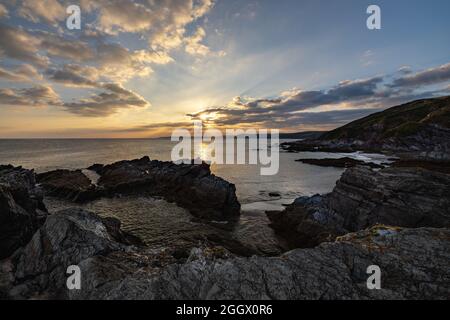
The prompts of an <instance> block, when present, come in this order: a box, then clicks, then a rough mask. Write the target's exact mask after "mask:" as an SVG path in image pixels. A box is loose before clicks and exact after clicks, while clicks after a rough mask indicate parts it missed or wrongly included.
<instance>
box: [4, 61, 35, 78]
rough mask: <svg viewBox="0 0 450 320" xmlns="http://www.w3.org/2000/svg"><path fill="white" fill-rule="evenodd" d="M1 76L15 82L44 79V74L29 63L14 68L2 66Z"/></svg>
mask: <svg viewBox="0 0 450 320" xmlns="http://www.w3.org/2000/svg"><path fill="white" fill-rule="evenodd" d="M0 78H3V79H6V80H8V81H15V82H29V81H32V80H35V79H39V80H40V79H42V76H41V75H40V74H39V72H38V71H37V70H36V68H35V67H33V66H32V65H29V64H23V65H21V66H18V67H16V68H14V69H12V70H7V69H3V68H1V67H0Z"/></svg>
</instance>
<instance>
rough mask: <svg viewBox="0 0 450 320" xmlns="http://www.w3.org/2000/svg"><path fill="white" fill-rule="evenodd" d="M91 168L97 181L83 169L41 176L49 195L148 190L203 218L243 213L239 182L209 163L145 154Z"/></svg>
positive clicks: (76, 197)
mask: <svg viewBox="0 0 450 320" xmlns="http://www.w3.org/2000/svg"><path fill="white" fill-rule="evenodd" d="M88 169H89V170H93V171H95V172H96V173H97V174H98V175H99V176H100V178H99V180H98V182H97V184H95V185H94V184H92V183H91V180H89V179H88V178H87V177H86V176H85V175H84V173H83V172H82V171H79V170H78V171H67V170H57V171H52V172H48V173H43V174H40V175H39V176H38V179H39V182H40V183H41V184H42V186H43V188H44V189H45V190H46V191H47V192H48V194H49V195H53V196H57V197H62V198H64V199H69V200H74V201H88V200H92V199H95V198H99V197H104V196H108V197H113V196H117V195H121V194H144V195H150V196H162V197H164V198H165V199H166V200H168V201H172V202H176V203H177V204H178V205H180V206H181V207H184V208H186V209H188V210H189V211H190V212H191V213H192V214H193V215H194V216H196V217H199V218H203V219H210V220H234V219H237V218H238V217H239V215H240V204H239V202H238V200H237V197H236V188H235V186H234V185H233V184H231V183H229V182H227V181H225V180H223V179H221V178H219V177H216V176H215V175H213V174H212V173H211V170H210V167H209V165H207V164H205V163H203V164H200V165H194V164H193V165H188V164H181V165H177V164H174V163H172V162H162V161H157V160H153V161H151V160H150V159H149V158H148V157H143V158H142V159H137V160H131V161H120V162H116V163H113V164H110V165H105V166H104V165H101V164H96V165H93V166H91V167H90V168H88Z"/></svg>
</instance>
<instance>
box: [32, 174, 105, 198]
mask: <svg viewBox="0 0 450 320" xmlns="http://www.w3.org/2000/svg"><path fill="white" fill-rule="evenodd" d="M36 179H37V181H38V182H39V184H40V185H41V186H42V188H43V189H44V190H45V193H46V194H47V195H49V196H53V197H58V198H63V199H67V200H70V201H76V202H82V201H88V200H93V199H95V198H96V197H97V192H96V189H95V186H94V185H93V184H92V183H91V180H89V178H88V177H87V176H86V175H85V174H84V173H83V172H82V171H81V170H74V171H71V170H54V171H49V172H44V173H40V174H38V175H37V177H36Z"/></svg>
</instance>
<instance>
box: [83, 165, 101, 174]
mask: <svg viewBox="0 0 450 320" xmlns="http://www.w3.org/2000/svg"><path fill="white" fill-rule="evenodd" d="M103 167H104V165H103V164H99V163H95V164H93V165H92V166H90V167H88V168H87V169H88V170H92V171H94V172H96V173H98V174H101V173H102V170H103Z"/></svg>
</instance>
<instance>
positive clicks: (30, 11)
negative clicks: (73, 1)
mask: <svg viewBox="0 0 450 320" xmlns="http://www.w3.org/2000/svg"><path fill="white" fill-rule="evenodd" d="M18 14H19V15H20V16H21V17H23V18H25V19H28V20H30V21H32V22H34V23H38V22H46V23H49V24H52V25H54V24H56V23H57V22H59V21H62V20H64V19H65V18H66V10H65V7H63V6H62V5H61V4H60V3H59V2H58V1H57V0H39V1H36V0H23V1H21V5H20V7H19V9H18Z"/></svg>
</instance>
